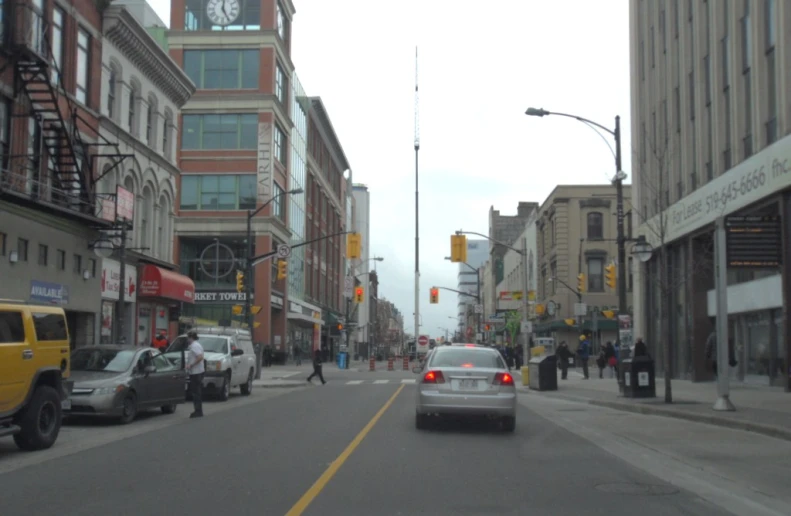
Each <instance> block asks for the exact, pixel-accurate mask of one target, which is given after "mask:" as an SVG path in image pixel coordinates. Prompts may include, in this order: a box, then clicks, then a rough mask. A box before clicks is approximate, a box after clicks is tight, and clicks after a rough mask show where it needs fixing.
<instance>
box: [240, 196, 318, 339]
mask: <svg viewBox="0 0 791 516" xmlns="http://www.w3.org/2000/svg"><path fill="white" fill-rule="evenodd" d="M302 192H304V190H303V189H302V188H295V189H293V190H289V191H287V192H281V193H279V194H277V195H273V196H272V197H271V198H270V199H269V200H268V201H266V202H265V203H264V204H262V205H261V206H260V207H258V208H257V209H255V210H247V233H246V236H247V260H246V267H245V273H244V280H245V281H244V283H245V295H244V298H245V299H244V317H245V320H246V321H247V329H248V330H250V338H252V337H253V313H252V310H251V306H252V299H251V298H252V297H253V217H255V216H256V215H258V214H259V213H261V211H262V210H263V209H264V208H266V207H267V206H269V205H270V204H272V203H273V202H274V201H275V199H279V198H280V197H283V196H286V195H296V194H301V193H302Z"/></svg>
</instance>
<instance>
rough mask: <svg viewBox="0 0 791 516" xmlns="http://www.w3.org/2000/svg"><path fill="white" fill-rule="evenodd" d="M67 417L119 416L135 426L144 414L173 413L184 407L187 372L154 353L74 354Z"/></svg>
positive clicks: (131, 349)
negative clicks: (155, 412) (140, 415)
mask: <svg viewBox="0 0 791 516" xmlns="http://www.w3.org/2000/svg"><path fill="white" fill-rule="evenodd" d="M71 378H72V380H74V388H73V389H72V391H71V407H70V408H69V409H68V410H66V411H65V413H66V414H68V415H74V416H77V415H80V416H110V417H117V418H119V419H120V420H121V422H122V423H131V422H132V421H134V419H135V417H137V414H138V413H139V412H140V411H141V410H146V409H150V408H160V409H161V410H162V412H163V413H164V414H172V413H173V412H175V411H176V406H177V405H178V404H179V403H184V382H185V381H186V378H187V373H186V371H184V369H182V368H180V367H177V366H175V365H173V364H172V363H171V362H170V361H169V360H168V359H167V358H165V357H164V355H162V354H161V353H160V352H159V351H157V350H155V349H153V348H140V347H135V346H116V345H102V346H89V347H85V348H78V349H75V350H74V351H73V352H72V354H71Z"/></svg>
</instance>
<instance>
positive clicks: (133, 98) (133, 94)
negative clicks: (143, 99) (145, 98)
mask: <svg viewBox="0 0 791 516" xmlns="http://www.w3.org/2000/svg"><path fill="white" fill-rule="evenodd" d="M136 125H137V86H135V85H134V84H132V85H131V86H130V87H129V132H130V133H132V134H133V135H136V134H137V131H136V130H135V126H136Z"/></svg>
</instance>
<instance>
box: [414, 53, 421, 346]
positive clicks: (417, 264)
mask: <svg viewBox="0 0 791 516" xmlns="http://www.w3.org/2000/svg"><path fill="white" fill-rule="evenodd" d="M417 63H418V61H417V47H415V360H417V359H418V356H417V341H418V339H419V338H420V217H419V215H420V203H419V191H420V188H419V187H420V181H419V177H420V175H419V170H420V169H419V167H418V154H419V152H420V109H419V107H420V97H419V94H418V88H417V83H418V80H417V78H418V73H417Z"/></svg>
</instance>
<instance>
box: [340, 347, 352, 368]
mask: <svg viewBox="0 0 791 516" xmlns="http://www.w3.org/2000/svg"><path fill="white" fill-rule="evenodd" d="M348 356H349V354H348V353H346V352H345V351H341V352H340V353H338V369H346V368H347V367H348V366H347V365H346V364H347V362H348Z"/></svg>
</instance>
